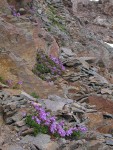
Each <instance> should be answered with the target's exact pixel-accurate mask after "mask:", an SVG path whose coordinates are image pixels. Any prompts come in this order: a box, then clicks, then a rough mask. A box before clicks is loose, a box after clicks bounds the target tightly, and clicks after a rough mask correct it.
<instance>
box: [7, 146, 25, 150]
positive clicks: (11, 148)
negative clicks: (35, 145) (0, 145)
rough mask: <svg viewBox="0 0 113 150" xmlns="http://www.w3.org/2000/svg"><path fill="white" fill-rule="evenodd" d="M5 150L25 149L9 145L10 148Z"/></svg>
mask: <svg viewBox="0 0 113 150" xmlns="http://www.w3.org/2000/svg"><path fill="white" fill-rule="evenodd" d="M5 150H24V149H23V148H22V147H21V146H18V145H8V147H7V148H6V149H5Z"/></svg>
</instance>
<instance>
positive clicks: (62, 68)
mask: <svg viewBox="0 0 113 150" xmlns="http://www.w3.org/2000/svg"><path fill="white" fill-rule="evenodd" d="M50 59H51V60H52V61H53V62H54V63H55V64H56V65H59V66H60V68H61V70H62V71H65V67H64V66H63V64H62V62H61V61H60V59H59V58H56V57H53V56H52V55H50Z"/></svg>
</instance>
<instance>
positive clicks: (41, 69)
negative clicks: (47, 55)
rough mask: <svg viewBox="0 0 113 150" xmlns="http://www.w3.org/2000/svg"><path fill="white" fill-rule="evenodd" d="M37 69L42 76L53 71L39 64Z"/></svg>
mask: <svg viewBox="0 0 113 150" xmlns="http://www.w3.org/2000/svg"><path fill="white" fill-rule="evenodd" d="M36 69H37V70H38V71H39V72H40V73H42V74H44V73H50V72H51V70H50V69H49V68H48V67H47V65H46V64H44V63H41V64H37V66H36Z"/></svg>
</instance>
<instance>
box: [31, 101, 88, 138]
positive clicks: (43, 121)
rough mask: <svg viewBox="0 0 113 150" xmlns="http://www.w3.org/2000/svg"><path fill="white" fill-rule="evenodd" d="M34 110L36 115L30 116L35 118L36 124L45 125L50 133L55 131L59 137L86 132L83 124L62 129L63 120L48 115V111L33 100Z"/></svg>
mask: <svg viewBox="0 0 113 150" xmlns="http://www.w3.org/2000/svg"><path fill="white" fill-rule="evenodd" d="M31 104H32V105H33V107H34V108H35V110H36V111H37V115H36V116H32V120H35V121H36V123H37V124H40V125H42V126H43V125H45V126H47V127H49V130H50V133H51V134H55V133H57V134H58V135H59V136H60V137H66V136H67V137H68V136H71V135H72V134H73V133H74V132H83V133H84V132H86V131H87V128H86V127H85V126H78V127H71V128H69V129H67V130H65V129H64V121H60V122H58V121H56V119H57V118H56V117H55V116H50V113H48V112H46V111H45V109H44V108H42V107H41V106H39V104H37V103H35V102H31Z"/></svg>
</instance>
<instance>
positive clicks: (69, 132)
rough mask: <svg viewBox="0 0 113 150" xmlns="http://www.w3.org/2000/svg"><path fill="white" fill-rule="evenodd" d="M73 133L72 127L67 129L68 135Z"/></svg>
mask: <svg viewBox="0 0 113 150" xmlns="http://www.w3.org/2000/svg"><path fill="white" fill-rule="evenodd" d="M72 133H73V128H70V129H69V130H67V131H66V135H67V136H70V135H71V134H72Z"/></svg>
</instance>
